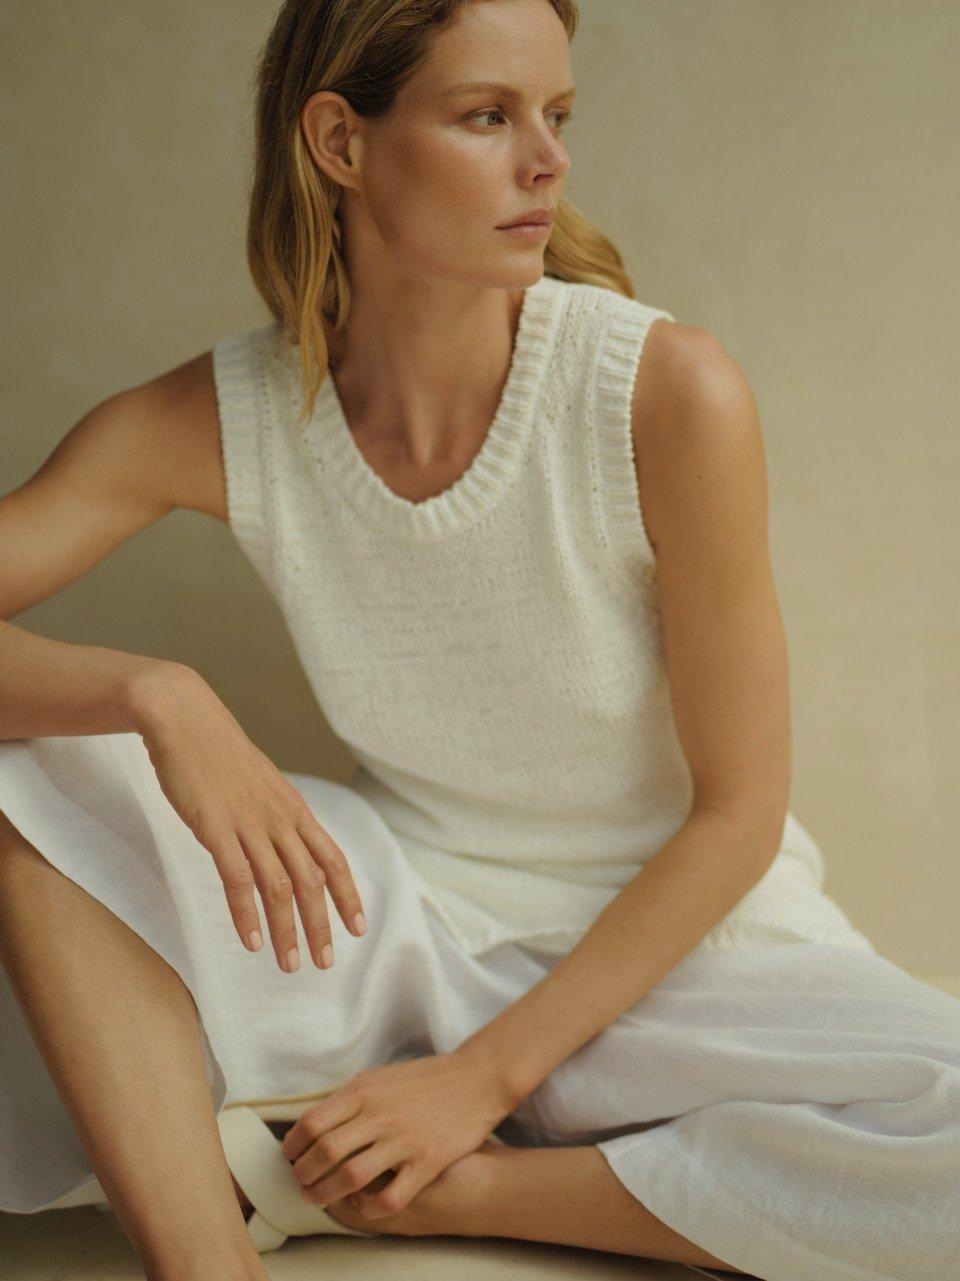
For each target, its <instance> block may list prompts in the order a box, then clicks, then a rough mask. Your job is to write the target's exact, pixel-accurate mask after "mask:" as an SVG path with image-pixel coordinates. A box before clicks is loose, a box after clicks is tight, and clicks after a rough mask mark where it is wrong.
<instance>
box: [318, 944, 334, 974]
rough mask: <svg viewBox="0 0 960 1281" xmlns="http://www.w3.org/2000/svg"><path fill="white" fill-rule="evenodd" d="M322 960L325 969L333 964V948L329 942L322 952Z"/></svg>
mask: <svg viewBox="0 0 960 1281" xmlns="http://www.w3.org/2000/svg"><path fill="white" fill-rule="evenodd" d="M320 960H321V961H322V962H323V968H324V969H325V970H326V969H329V968H330V966H331V965H332V964H333V948H332V947H331V946H330V944H329V943H328V944H327V946H326V947H325V948H324V949H323V951H322V952H321V953H320Z"/></svg>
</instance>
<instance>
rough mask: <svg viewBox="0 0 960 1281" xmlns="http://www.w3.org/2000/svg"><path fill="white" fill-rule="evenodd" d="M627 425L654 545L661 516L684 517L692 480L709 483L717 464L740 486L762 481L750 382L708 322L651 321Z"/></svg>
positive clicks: (692, 489)
mask: <svg viewBox="0 0 960 1281" xmlns="http://www.w3.org/2000/svg"><path fill="white" fill-rule="evenodd" d="M632 427H633V444H634V457H635V462H636V468H637V482H638V487H639V491H640V501H641V505H642V507H643V513H644V521H645V523H646V526H647V529H648V531H649V534H650V541H651V543H652V544H653V546H654V548H655V549H657V547H658V545H659V540H660V534H661V533H663V532H666V529H667V522H668V521H671V520H673V521H674V522H677V523H680V522H682V521H684V520H687V519H688V518H689V515H690V514H691V512H690V504H691V503H695V502H696V501H697V498H696V494H697V485H696V484H693V483H691V482H694V481H701V482H706V483H709V481H710V476H711V475H712V474H714V473H715V472H716V471H717V470H718V469H719V468H721V467H722V468H723V469H724V470H725V473H727V478H728V479H729V475H730V474H733V475H734V476H737V475H739V477H740V483H742V485H743V486H744V488H745V489H748V488H750V487H751V486H753V487H755V486H756V483H757V480H758V479H761V480H762V475H761V473H762V461H763V445H762V440H761V433H760V422H759V418H758V414H757V405H756V400H755V398H754V395H753V391H752V388H751V387H750V383H749V381H748V379H747V376H746V374H745V373H744V371H743V369H742V368H741V366H740V365H739V364H738V363H737V361H736V360H735V359H734V357H733V356H732V355H731V354H730V353H729V352H728V351H727V350H726V348H725V347H724V346H723V344H722V343H721V342H720V340H719V339H718V338H717V337H716V336H715V335H714V334H712V333H711V332H710V331H709V330H707V329H703V328H701V327H699V326H697V325H684V324H679V323H677V322H676V321H670V320H666V319H658V320H656V321H654V322H653V323H652V324H651V326H650V329H649V331H648V333H647V337H646V341H645V343H644V348H643V355H642V358H641V361H640V367H639V369H638V371H637V377H636V381H635V383H634V388H633V403H632ZM736 460H740V465H739V467H738V466H737V462H736ZM728 464H729V465H730V470H729V471H728Z"/></svg>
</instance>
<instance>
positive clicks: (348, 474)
mask: <svg viewBox="0 0 960 1281" xmlns="http://www.w3.org/2000/svg"><path fill="white" fill-rule="evenodd" d="M563 297H564V294H563V282H562V281H561V280H559V279H558V278H556V277H554V276H547V275H543V276H541V277H540V279H539V280H538V281H536V282H535V283H534V284H532V285H528V286H527V288H526V289H525V290H524V293H523V303H522V305H521V309H520V315H519V318H518V321H517V330H516V333H515V335H514V343H513V351H512V352H511V357H510V368H509V371H508V373H507V378H506V382H505V384H504V387H503V391H502V392H501V395H500V402H499V404H498V406H497V409H496V413H495V414H494V417H493V420H492V422H491V424H490V427H489V428H488V430H487V434H486V436H485V437H484V439H483V442H482V444H481V446H480V449H479V450H478V451H477V453H476V454H475V455H474V457H473V460H472V462H471V463H470V465H469V467H468V468H467V470H466V471H465V472H463V473H462V474H461V475H460V476H459V477H458V478H457V480H455V481H454V482H453V484H452V485H449V486H448V487H447V488H446V489H444V490H442V491H441V492H440V493H439V494H434V495H432V496H431V497H429V498H425V499H423V500H422V501H419V502H412V501H411V500H410V499H407V498H403V497H401V496H400V495H399V494H396V493H394V491H393V490H392V489H391V488H390V487H389V485H387V484H386V482H385V481H384V480H383V479H382V478H381V477H380V476H379V475H378V474H377V473H376V472H375V471H374V470H373V468H372V467H371V466H370V464H369V463H368V462H367V460H366V458H364V456H363V454H362V453H361V451H360V447H359V446H358V444H357V442H356V440H355V439H354V437H353V434H352V432H351V431H350V428H349V426H348V424H347V420H346V415H345V414H344V411H343V405H342V404H341V401H340V396H339V394H338V392H337V389H336V386H335V385H334V382H333V379H332V377H331V376H330V375H329V373H328V374H327V375H326V377H325V378H324V380H323V382H322V383H321V385H320V390H319V392H318V394H317V400H316V404H315V406H314V411H313V414H312V415H311V417H310V418H309V419H308V420H307V422H306V424H305V425H304V427H303V430H302V440H303V444H304V447H305V448H306V450H307V452H308V454H309V455H310V457H311V459H312V461H313V462H314V463H315V464H316V465H317V466H318V467H319V468H320V469H321V470H322V471H323V472H325V473H326V474H327V475H328V476H329V477H330V478H331V480H332V481H333V482H334V484H335V485H336V488H337V492H338V494H339V495H340V496H341V497H343V498H344V499H346V500H347V501H349V502H350V503H351V505H352V506H353V507H355V508H356V509H357V510H358V511H359V513H360V514H361V515H362V517H363V518H364V520H367V521H370V522H372V523H375V524H377V525H379V526H380V527H381V528H384V529H389V530H390V532H391V533H392V534H394V535H396V536H398V537H401V538H409V539H411V540H414V541H422V540H425V539H438V538H443V537H446V536H447V535H449V534H452V533H454V532H455V531H456V530H458V529H463V528H465V527H466V526H468V525H471V524H473V522H474V521H476V520H478V519H479V518H480V516H481V515H482V514H483V513H484V512H485V511H487V510H488V509H489V508H490V507H491V506H492V504H493V503H494V502H495V501H496V500H497V499H498V498H499V497H500V496H501V495H502V494H503V493H504V492H505V491H506V489H507V488H508V487H509V485H510V484H511V482H512V481H513V480H514V479H515V477H516V475H517V473H518V471H519V467H520V462H521V460H522V458H523V454H524V451H525V446H526V443H527V440H528V438H529V435H530V428H531V422H532V419H533V417H534V412H535V409H536V405H537V401H538V399H539V393H540V389H541V387H542V385H543V379H544V375H545V373H546V370H547V366H548V364H549V358H550V352H551V350H552V348H553V345H554V342H555V339H556V331H557V325H558V321H559V316H560V311H561V305H562V302H563ZM289 351H290V355H291V359H292V360H293V361H294V362H296V361H297V360H298V359H299V353H298V349H297V348H296V346H292V347H290V348H289Z"/></svg>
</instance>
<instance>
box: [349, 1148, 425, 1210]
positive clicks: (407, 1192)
mask: <svg viewBox="0 0 960 1281" xmlns="http://www.w3.org/2000/svg"><path fill="white" fill-rule="evenodd" d="M430 1182H432V1180H431V1179H429V1178H427V1177H425V1175H424V1173H423V1171H422V1170H421V1169H420V1168H419V1167H418V1166H417V1165H416V1164H415V1163H414V1162H413V1161H406V1162H404V1164H403V1165H401V1166H400V1167H399V1169H398V1171H397V1173H396V1174H395V1175H394V1176H393V1178H392V1179H391V1180H390V1182H389V1183H388V1184H387V1185H386V1187H383V1188H380V1190H379V1191H377V1192H357V1193H356V1194H355V1197H356V1199H355V1201H354V1205H355V1206H356V1208H357V1209H358V1210H359V1211H360V1213H361V1214H363V1215H364V1216H365V1217H366V1218H368V1219H385V1218H387V1217H389V1216H390V1215H391V1214H399V1213H400V1211H401V1210H405V1209H406V1208H407V1206H408V1205H409V1204H410V1202H411V1201H412V1200H413V1199H414V1197H415V1196H417V1195H418V1193H419V1192H420V1191H421V1190H422V1189H423V1188H425V1187H426V1186H427V1184H428V1183H430Z"/></svg>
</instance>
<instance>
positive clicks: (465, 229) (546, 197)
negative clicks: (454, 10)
mask: <svg viewBox="0 0 960 1281" xmlns="http://www.w3.org/2000/svg"><path fill="white" fill-rule="evenodd" d="M477 81H481V82H492V84H491V85H490V87H486V88H483V87H481V88H471V89H462V88H459V87H458V86H460V85H462V84H463V83H464V82H477ZM572 98H573V77H572V74H571V68H570V56H569V42H568V40H567V35H566V31H565V30H564V27H563V24H562V23H561V21H560V19H559V17H558V16H557V14H556V12H555V11H554V9H553V7H552V6H551V5H550V4H549V3H548V0H479V2H477V3H472V4H467V5H465V6H464V8H463V10H462V16H461V17H460V18H459V19H458V20H457V21H456V23H455V24H454V25H452V26H451V27H449V28H447V29H446V30H445V31H443V32H441V33H440V34H438V35H437V37H436V39H435V41H434V44H433V48H432V50H431V54H430V57H429V59H428V60H427V62H426V63H425V64H424V65H423V66H421V68H420V69H419V71H418V72H417V73H416V74H415V75H414V76H412V77H411V78H410V80H408V82H407V83H406V84H405V85H404V87H403V89H402V90H401V92H400V93H399V94H398V95H397V98H396V101H395V103H394V106H393V108H392V110H391V111H390V113H389V115H388V116H386V117H384V118H382V119H380V120H377V121H373V122H366V121H363V122H360V123H359V125H358V128H357V134H356V139H357V142H356V144H354V143H353V142H351V144H350V154H351V158H352V159H353V160H355V161H356V165H355V169H354V171H353V177H354V182H355V186H353V187H351V186H347V188H346V190H345V191H344V192H343V196H342V199H341V204H340V217H341V218H342V219H343V222H344V228H345V240H346V249H347V258H348V262H349V261H350V260H351V259H352V258H354V254H359V255H361V257H363V258H365V256H366V255H367V253H368V251H369V252H370V253H371V254H372V257H373V259H374V261H376V260H377V259H378V258H383V257H384V256H386V257H388V258H392V259H393V260H394V266H395V267H397V266H399V267H401V268H403V267H404V266H406V267H408V268H413V269H414V270H416V271H419V272H424V273H427V274H429V275H435V276H441V277H444V278H447V279H451V280H459V281H463V282H465V283H471V284H480V285H490V286H501V287H505V288H510V287H518V286H524V285H526V284H529V283H531V282H532V281H534V280H536V279H538V278H539V277H540V275H541V274H542V272H543V254H544V248H545V246H546V243H547V239H548V236H546V235H539V236H537V237H536V238H532V239H525V238H522V237H520V236H515V235H512V234H510V233H508V232H505V231H503V230H499V229H498V228H499V224H502V223H506V222H512V221H515V220H516V219H517V218H518V217H520V216H521V215H523V214H525V213H530V212H532V211H533V210H534V209H536V208H538V207H541V206H546V207H547V208H549V209H555V208H556V206H557V204H558V203H559V201H560V197H561V194H562V192H563V187H564V183H565V181H566V176H567V171H568V170H569V168H570V159H569V156H568V155H567V150H566V147H565V145H564V141H563V138H562V130H563V127H564V122H565V120H566V117H567V115H568V114H569V113H570V110H571V108H572ZM354 119H355V120H356V119H357V118H356V117H354Z"/></svg>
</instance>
